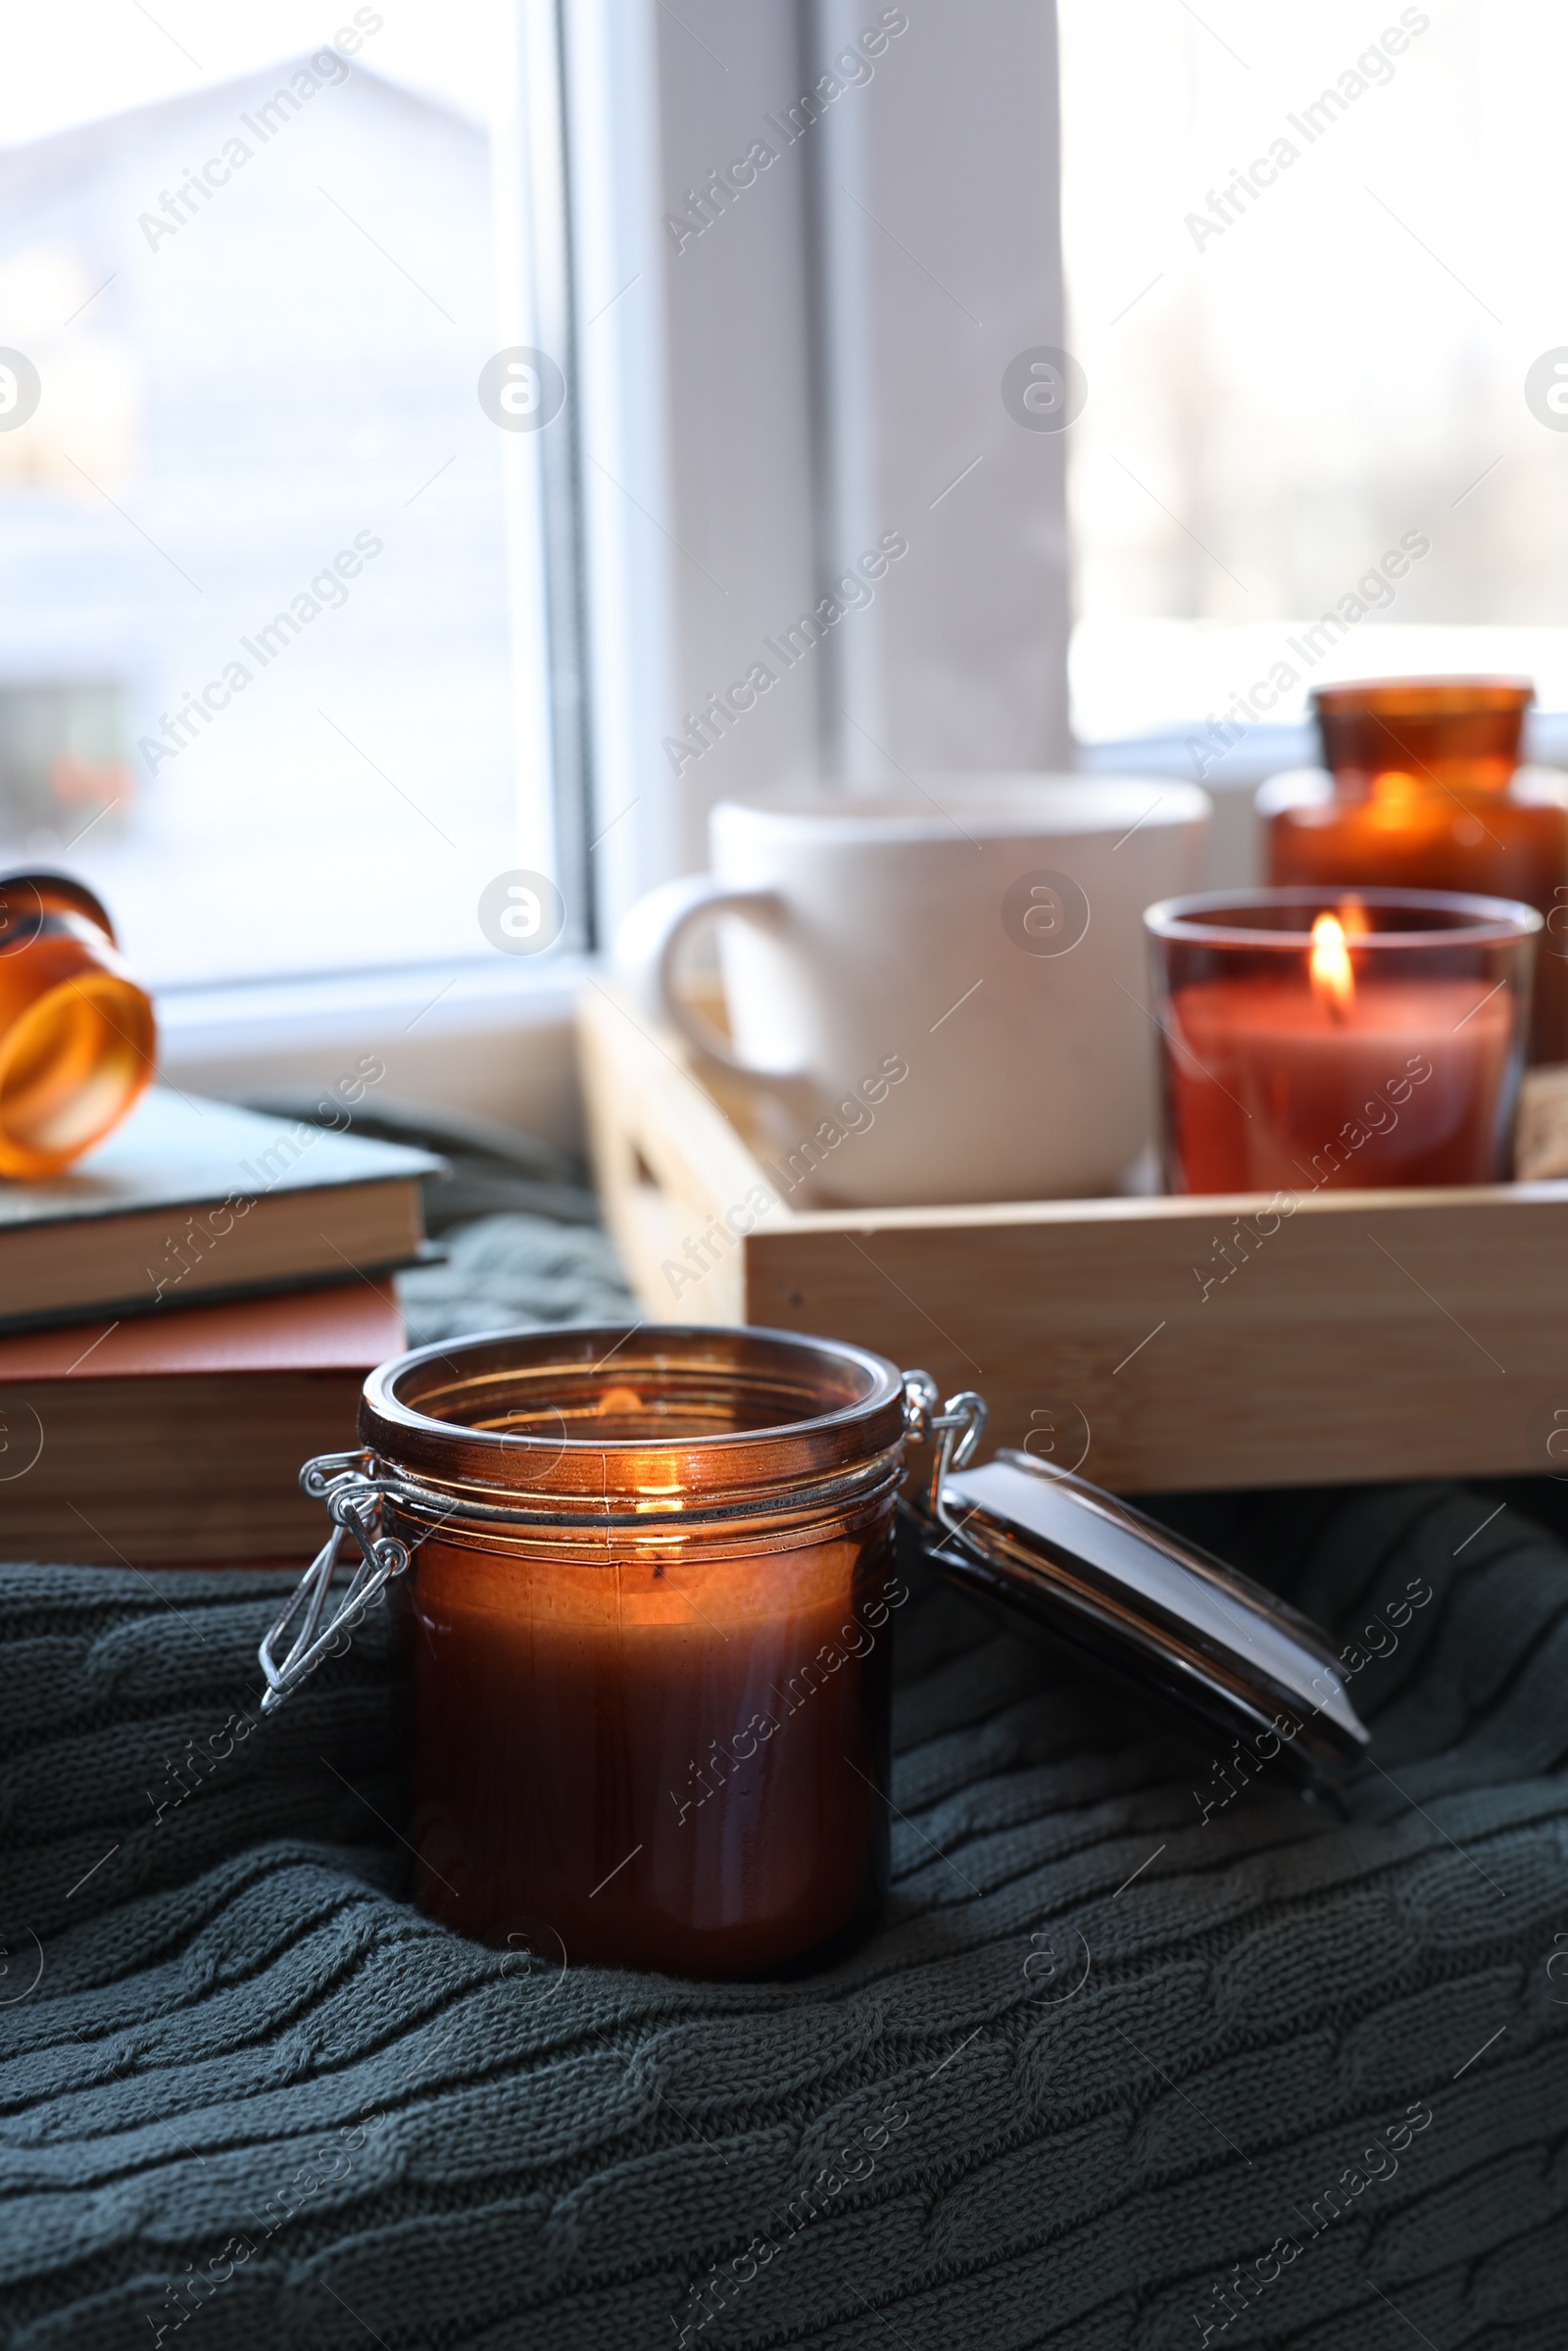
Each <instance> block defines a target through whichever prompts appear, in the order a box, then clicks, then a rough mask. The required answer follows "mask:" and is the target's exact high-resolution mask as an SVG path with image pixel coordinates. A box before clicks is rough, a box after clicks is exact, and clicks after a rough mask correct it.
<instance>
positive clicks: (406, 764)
mask: <svg viewBox="0 0 1568 2351" xmlns="http://www.w3.org/2000/svg"><path fill="white" fill-rule="evenodd" d="M511 15H512V11H511V9H510V7H509V6H508V5H506V4H505V0H468V4H467V5H466V6H465V7H463V8H462V9H461V10H460V11H456V12H455V11H453V10H452V9H450V8H443V7H438V6H436V5H434V0H403V4H400V5H399V6H398V7H397V8H396V9H395V10H394V9H391V8H388V9H386V10H382V9H380V8H376V7H355V6H347V7H345V8H344V10H343V12H342V15H341V20H340V21H339V20H335V19H332V18H327V19H324V20H323V19H322V18H321V16H320V14H319V10H317V9H315V8H306V7H302V6H296V5H294V0H266V4H265V5H233V4H230V5H226V6H225V8H224V9H223V10H222V11H215V10H212V9H210V8H200V7H196V6H194V5H190V4H189V0H161V4H160V5H159V6H158V8H157V9H156V11H155V13H154V16H149V15H148V14H147V13H145V12H143V11H140V10H136V9H130V8H126V7H124V6H123V5H122V0H83V4H82V5H79V6H75V7H73V8H72V9H71V10H69V11H57V12H46V11H38V12H33V13H32V15H31V16H30V17H26V18H24V17H22V16H20V15H18V14H15V13H13V14H12V15H11V17H10V18H9V19H8V25H7V29H6V33H5V36H4V44H3V54H4V56H5V64H6V71H5V73H3V74H0V138H3V139H4V140H5V142H6V144H5V146H4V148H3V149H0V187H3V190H4V199H5V201H4V206H3V213H0V219H3V221H4V228H3V232H0V345H4V346H5V347H6V348H5V350H4V351H3V352H0V856H3V857H4V859H5V861H6V862H7V863H10V864H12V865H15V864H19V863H32V864H39V863H57V862H58V863H65V864H68V865H69V866H71V867H72V868H73V869H74V870H76V871H78V872H80V873H82V874H83V875H84V876H85V878H86V879H87V880H88V881H90V882H91V884H92V885H93V886H94V887H95V888H96V889H98V890H99V891H100V892H101V893H102V895H103V896H104V897H105V899H106V900H107V902H108V903H109V905H110V906H111V908H112V909H113V911H114V912H115V914H116V917H117V920H118V922H119V924H120V928H121V932H122V936H123V942H124V945H125V947H126V949H127V952H128V953H129V954H130V955H131V956H132V958H133V960H134V961H135V963H136V965H137V967H138V969H139V970H140V971H141V972H142V973H143V974H144V975H145V976H146V977H147V978H149V979H151V980H152V981H154V982H155V983H158V984H168V983H170V982H179V981H194V980H211V979H214V978H221V977H225V976H249V975H254V974H270V973H277V972H284V971H319V970H328V969H342V968H345V967H352V966H357V965H358V966H366V965H369V966H374V965H386V964H390V963H403V962H409V961H418V960H426V959H435V958H440V957H449V956H469V955H474V956H482V955H488V954H490V953H492V952H493V949H492V947H490V946H489V945H487V943H486V939H485V936H484V934H483V932H482V931H481V928H480V923H479V916H478V902H479V899H480V896H481V894H482V892H483V890H484V888H485V886H486V884H487V883H489V882H490V881H491V880H492V878H493V877H495V876H496V875H497V874H499V873H502V872H504V871H506V870H508V869H515V868H518V867H529V868H538V869H544V870H547V871H548V870H549V868H550V866H551V863H552V857H553V846H552V822H551V791H550V776H549V773H548V765H549V762H548V757H547V751H548V743H547V734H546V730H545V727H544V724H543V722H542V719H541V715H540V713H541V712H542V711H543V710H545V708H546V695H545V683H544V681H545V678H546V674H547V671H546V662H545V656H544V647H543V642H542V628H541V627H540V625H539V624H538V622H537V621H536V619H535V614H536V612H537V611H538V607H539V598H538V593H537V582H536V578H535V570H536V564H537V544H536V542H537V531H536V530H534V531H533V537H532V538H531V539H530V536H529V533H530V530H531V529H532V525H531V520H530V517H531V514H532V513H533V511H534V510H533V501H532V481H531V476H530V474H529V472H528V465H529V464H530V463H531V462H532V459H533V456H534V454H535V453H534V451H533V448H532V446H531V440H530V438H529V437H528V436H524V435H520V434H514V433H512V432H503V431H500V430H498V429H497V423H496V421H494V420H492V416H490V415H487V414H486V413H485V411H484V409H483V408H482V407H481V404H480V400H479V397H478V394H477V390H476V387H477V385H478V382H479V377H480V370H481V368H482V367H484V365H485V363H486V362H487V361H489V360H490V359H492V357H493V356H494V355H495V354H496V353H497V352H498V350H499V349H501V348H502V347H504V346H511V345H515V344H516V343H517V342H518V341H519V339H521V338H519V336H518V334H517V333H516V332H515V330H513V329H512V328H510V327H509V328H504V327H503V325H502V323H501V318H500V313H499V311H498V298H499V297H501V296H502V295H503V293H504V291H506V292H510V293H511V294H512V295H513V296H514V297H515V294H516V291H517V289H516V286H515V281H514V283H513V284H512V285H511V287H510V288H508V287H507V286H506V281H505V278H504V273H503V264H504V267H505V269H511V270H513V271H515V270H516V269H517V268H518V264H517V262H516V259H515V257H516V255H517V254H518V253H519V252H520V251H521V250H522V249H523V245H524V240H523V238H522V236H521V234H520V233H519V230H518V224H517V223H516V222H515V220H507V219H506V218H505V217H504V215H503V214H501V213H500V212H499V211H498V206H497V201H496V195H495V190H496V188H497V186H498V185H499V186H502V187H507V186H510V185H511V184H512V183H511V180H510V178H509V176H508V173H507V171H505V170H504V169H501V168H500V167H501V166H503V165H505V164H506V162H507V161H508V160H509V159H508V156H507V153H506V146H507V142H508V140H509V139H510V138H511V137H512V135H513V116H512V108H511V93H512V90H513V88H514V84H515V68H514V64H513V42H512V32H511V23H510V19H511ZM155 18H156V21H155ZM323 25H324V26H325V27H326V28H327V40H326V45H324V46H323V42H322V28H323ZM127 100H129V101H131V103H129V104H128V105H127V103H126V102H127ZM512 310H513V312H514V313H515V314H517V305H516V303H515V300H514V301H513V303H512ZM518 315H520V314H518ZM8 412H9V414H8ZM519 444H520V447H519Z"/></svg>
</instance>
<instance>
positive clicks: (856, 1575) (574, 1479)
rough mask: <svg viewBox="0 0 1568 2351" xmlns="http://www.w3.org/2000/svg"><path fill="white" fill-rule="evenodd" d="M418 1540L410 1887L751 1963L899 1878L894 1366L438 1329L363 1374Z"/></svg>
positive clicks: (721, 1344) (735, 1345)
mask: <svg viewBox="0 0 1568 2351" xmlns="http://www.w3.org/2000/svg"><path fill="white" fill-rule="evenodd" d="M361 1432H362V1435H363V1436H365V1437H366V1439H367V1440H368V1443H369V1444H370V1445H372V1446H373V1447H374V1458H375V1461H376V1463H377V1465H378V1472H379V1473H380V1474H382V1476H383V1491H384V1492H386V1493H387V1494H389V1495H390V1497H391V1509H390V1512H389V1514H388V1515H387V1517H386V1520H385V1522H384V1523H386V1524H387V1525H388V1526H389V1528H390V1529H391V1530H392V1531H393V1532H394V1533H395V1534H396V1535H397V1536H398V1538H399V1539H400V1540H401V1541H402V1542H403V1543H405V1545H406V1547H407V1549H408V1552H409V1555H410V1563H409V1566H408V1569H407V1572H406V1573H405V1574H404V1575H403V1577H402V1578H401V1581H400V1583H399V1585H398V1586H397V1590H398V1591H399V1592H402V1593H403V1595H404V1605H405V1615H406V1623H407V1628H408V1632H409V1636H410V1646H411V1652H412V1664H413V1676H414V1708H415V1719H414V1767H413V1776H414V1815H413V1825H412V1829H411V1837H412V1841H413V1843H414V1846H415V1848H416V1854H417V1860H416V1868H415V1887H414V1891H415V1899H416V1900H417V1903H418V1904H419V1906H420V1908H421V1909H423V1910H425V1911H426V1912H428V1913H429V1914H430V1915H431V1916H432V1917H435V1918H439V1919H442V1920H444V1921H445V1922H446V1923H447V1924H448V1925H450V1926H453V1927H456V1928H458V1929H459V1930H460V1931H461V1932H462V1933H464V1934H466V1935H472V1936H473V1937H475V1938H476V1939H478V1940H481V1941H485V1942H491V1943H495V1944H498V1945H501V1946H503V1947H505V1946H507V1945H508V1944H509V1943H511V1944H512V1945H513V1947H519V1946H520V1947H525V1948H528V1949H531V1950H533V1951H535V1952H537V1953H541V1954H542V1953H543V1952H545V1951H550V1952H555V1951H556V1950H557V1949H558V1947H559V1949H561V1950H564V1952H565V1953H566V1955H567V1956H568V1957H569V1959H570V1960H571V1961H572V1962H573V1963H576V1962H579V1961H588V1962H601V1963H605V1964H610V1965H619V1966H627V1967H644V1968H660V1969H663V1970H666V1971H670V1972H675V1973H679V1974H683V1975H697V1976H746V1975H754V1974H758V1973H761V1972H765V1971H767V1970H770V1969H773V1968H776V1967H779V1966H782V1965H784V1964H786V1963H787V1962H790V1961H793V1960H796V1959H799V1958H801V1957H802V1956H803V1955H804V1954H807V1953H821V1952H824V1951H825V1950H827V1949H830V1948H834V1947H837V1946H838V1945H841V1944H842V1943H843V1942H844V1941H845V1940H846V1939H848V1938H850V1937H852V1936H853V1935H855V1934H856V1933H858V1932H859V1931H860V1930H862V1929H863V1928H864V1927H866V1926H868V1925H869V1924H870V1922H871V1919H872V1918H873V1916H874V1914H875V1910H876V1907H877V1904H878V1901H879V1899H880V1896H881V1893H882V1890H883V1887H884V1886H885V1883H886V1873H887V1838H888V1808H887V1797H886V1792H885V1791H886V1786H887V1774H888V1745H889V1705H890V1694H889V1693H890V1682H889V1663H890V1654H891V1645H892V1623H891V1619H892V1614H893V1611H894V1610H895V1609H896V1608H897V1607H898V1606H899V1604H900V1602H901V1600H902V1599H904V1598H906V1597H907V1590H906V1588H905V1587H904V1586H903V1585H902V1584H901V1582H900V1580H899V1577H898V1574H897V1571H896V1568H895V1563H894V1558H893V1507H894V1496H895V1492H896V1488H897V1485H898V1481H899V1477H900V1474H901V1472H902V1466H903V1463H902V1452H903V1432H904V1392H903V1386H902V1383H901V1380H900V1377H899V1374H898V1373H897V1371H896V1370H895V1369H894V1367H893V1366H892V1365H891V1364H889V1363H885V1362H883V1361H882V1359H881V1358H880V1357H879V1356H875V1355H868V1354H865V1353H863V1352H861V1350H859V1349H858V1348H856V1347H842V1346H838V1345H835V1344H832V1343H829V1342H827V1341H819V1340H806V1339H798V1338H793V1337H789V1336H786V1335H784V1334H781V1333H770V1332H753V1331H746V1332H716V1331H700V1330H679V1329H666V1328H661V1327H658V1326H649V1327H648V1328H646V1329H640V1330H634V1331H631V1332H627V1331H624V1330H613V1331H602V1330H588V1331H583V1332H578V1331H547V1332H542V1333H536V1334H511V1335H509V1336H508V1337H507V1338H505V1339H504V1340H496V1339H489V1340H479V1341H464V1342H456V1343H453V1342H448V1343H444V1344H443V1345H441V1346H437V1347H426V1348H423V1349H421V1350H419V1351H417V1352H416V1353H415V1354H412V1355H408V1356H404V1357H402V1358H401V1359H400V1360H399V1361H398V1362H396V1363H393V1364H391V1365H388V1366H385V1367H384V1368H383V1369H382V1370H381V1371H379V1372H377V1373H374V1374H373V1375H372V1376H371V1378H370V1380H369V1381H368V1383H367V1388H366V1400H365V1404H364V1407H363V1409H362V1417H361Z"/></svg>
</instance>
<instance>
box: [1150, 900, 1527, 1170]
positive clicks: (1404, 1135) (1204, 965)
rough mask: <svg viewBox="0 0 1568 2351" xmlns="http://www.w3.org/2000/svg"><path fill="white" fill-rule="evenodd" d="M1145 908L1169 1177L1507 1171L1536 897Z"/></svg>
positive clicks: (1185, 903)
mask: <svg viewBox="0 0 1568 2351" xmlns="http://www.w3.org/2000/svg"><path fill="white" fill-rule="evenodd" d="M1144 919H1145V922H1146V925H1147V927H1148V929H1149V932H1150V936H1151V940H1152V949H1153V956H1154V982H1155V990H1156V995H1157V999H1158V1010H1159V1020H1160V1028H1161V1033H1162V1037H1163V1048H1162V1052H1161V1075H1162V1084H1163V1097H1164V1133H1165V1156H1166V1181H1167V1183H1168V1185H1169V1187H1170V1189H1171V1190H1172V1191H1173V1192H1262V1191H1267V1192H1275V1191H1290V1192H1299V1191H1303V1190H1304V1191H1313V1190H1316V1189H1318V1188H1319V1187H1320V1186H1335V1187H1341V1188H1343V1187H1348V1186H1358V1185H1372V1186H1384V1185H1417V1184H1481V1183H1492V1182H1496V1181H1499V1180H1500V1179H1501V1178H1503V1177H1505V1176H1506V1175H1507V1174H1508V1172H1509V1167H1510V1144H1511V1136H1512V1129H1513V1117H1514V1110H1515V1106H1516V1103H1517V1098H1518V1088H1519V1077H1520V1071H1521V1068H1522V1063H1523V1052H1524V1034H1525V1024H1526V1022H1527V1020H1528V1016H1529V1004H1530V976H1531V960H1532V955H1533V951H1534V943H1535V938H1536V934H1537V933H1538V932H1539V931H1540V929H1541V927H1542V923H1541V916H1540V914H1539V913H1537V912H1536V911H1535V910H1534V908H1532V907H1529V906H1519V905H1515V904H1510V903H1509V902H1507V901H1505V900H1497V899H1479V898H1464V897H1458V896H1451V895H1447V894H1445V893H1440V892H1436V891H1413V890H1364V891H1360V892H1357V893H1354V894H1351V893H1340V894H1335V895H1332V896H1331V895H1329V894H1327V893H1324V892H1321V891H1317V890H1303V889H1293V890H1272V891H1267V892H1259V893H1250V892H1246V891H1223V892H1216V893H1213V894H1211V895H1208V896H1205V897H1202V898H1188V899H1172V900H1169V901H1167V902H1166V903H1165V904H1164V905H1162V906H1152V907H1151V908H1150V909H1149V912H1148V913H1147V914H1146V916H1145V918H1144Z"/></svg>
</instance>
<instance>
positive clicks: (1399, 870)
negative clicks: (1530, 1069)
mask: <svg viewBox="0 0 1568 2351" xmlns="http://www.w3.org/2000/svg"><path fill="white" fill-rule="evenodd" d="M1534 699H1535V690H1534V688H1533V687H1532V686H1531V685H1529V684H1528V682H1526V681H1525V680H1523V679H1520V678H1464V677H1450V678H1403V679H1400V678H1393V679H1378V680H1374V681H1370V682H1366V683H1360V684H1354V685H1344V686H1323V687H1320V688H1319V689H1318V691H1317V692H1316V693H1315V694H1314V695H1313V697H1312V701H1313V706H1314V710H1315V711H1316V715H1317V722H1318V729H1319V732H1320V734H1321V737H1322V743H1323V763H1324V766H1325V767H1326V768H1327V769H1328V772H1329V778H1330V779H1331V780H1329V781H1325V779H1324V778H1323V777H1322V776H1321V775H1319V774H1317V773H1315V772H1314V771H1310V770H1308V771H1306V772H1304V773H1300V774H1296V775H1288V776H1276V777H1274V778H1273V779H1272V781H1271V782H1269V783H1267V784H1265V785H1264V786H1263V788H1262V791H1261V792H1260V793H1259V795H1258V804H1257V805H1258V811H1259V814H1260V815H1261V817H1262V819H1263V822H1264V827H1265V831H1266V835H1267V843H1268V852H1267V871H1268V879H1269V881H1270V882H1271V883H1273V884H1276V885H1278V884H1291V883H1300V884H1304V885H1309V886H1311V887H1314V888H1324V889H1334V888H1346V887H1348V888H1355V887H1357V886H1358V885H1359V886H1362V887H1370V888H1391V889H1407V890H1448V891H1455V892H1459V893H1461V894H1467V895H1470V896H1478V897H1488V898H1507V899H1515V900H1520V901H1522V902H1523V903H1524V905H1526V906H1534V907H1535V908H1536V909H1537V911H1538V912H1539V913H1540V914H1541V915H1542V916H1543V917H1544V920H1545V923H1546V926H1547V927H1546V930H1545V932H1544V935H1543V937H1542V940H1541V949H1542V952H1541V954H1540V955H1539V957H1538V960H1537V967H1536V985H1535V997H1534V1005H1533V1011H1532V1016H1531V1033H1530V1058H1531V1059H1532V1060H1533V1061H1563V1060H1568V960H1565V951H1568V935H1562V934H1568V786H1565V785H1564V784H1563V782H1562V781H1561V780H1560V779H1558V778H1556V777H1552V776H1546V775H1544V774H1542V773H1540V772H1535V773H1532V772H1529V771H1527V772H1526V773H1524V774H1520V773H1519V772H1518V768H1519V746H1520V737H1521V732H1522V729H1523V726H1524V718H1525V712H1526V710H1528V709H1529V707H1530V704H1531V703H1532V702H1533V701H1534Z"/></svg>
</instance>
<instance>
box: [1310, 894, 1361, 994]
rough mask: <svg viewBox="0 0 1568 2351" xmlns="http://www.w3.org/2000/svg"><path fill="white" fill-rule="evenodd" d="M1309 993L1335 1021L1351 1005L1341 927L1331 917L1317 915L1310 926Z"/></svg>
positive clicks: (1352, 987)
mask: <svg viewBox="0 0 1568 2351" xmlns="http://www.w3.org/2000/svg"><path fill="white" fill-rule="evenodd" d="M1312 993H1313V995H1314V996H1315V997H1316V998H1317V1000H1318V1002H1319V1004H1323V1005H1325V1006H1326V1007H1327V1009H1328V1011H1329V1013H1330V1014H1331V1016H1332V1017H1333V1018H1334V1019H1336V1020H1343V1019H1344V1018H1345V1015H1346V1013H1347V1012H1348V1010H1349V1008H1350V1006H1351V1004H1354V1002H1355V979H1354V975H1353V974H1352V972H1351V970H1350V956H1349V951H1348V948H1347V947H1346V944H1345V928H1344V925H1343V924H1342V923H1340V922H1339V921H1338V920H1337V919H1336V917H1335V916H1334V915H1332V914H1320V915H1319V916H1318V918H1317V920H1316V921H1315V922H1314V923H1313V925H1312Z"/></svg>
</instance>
